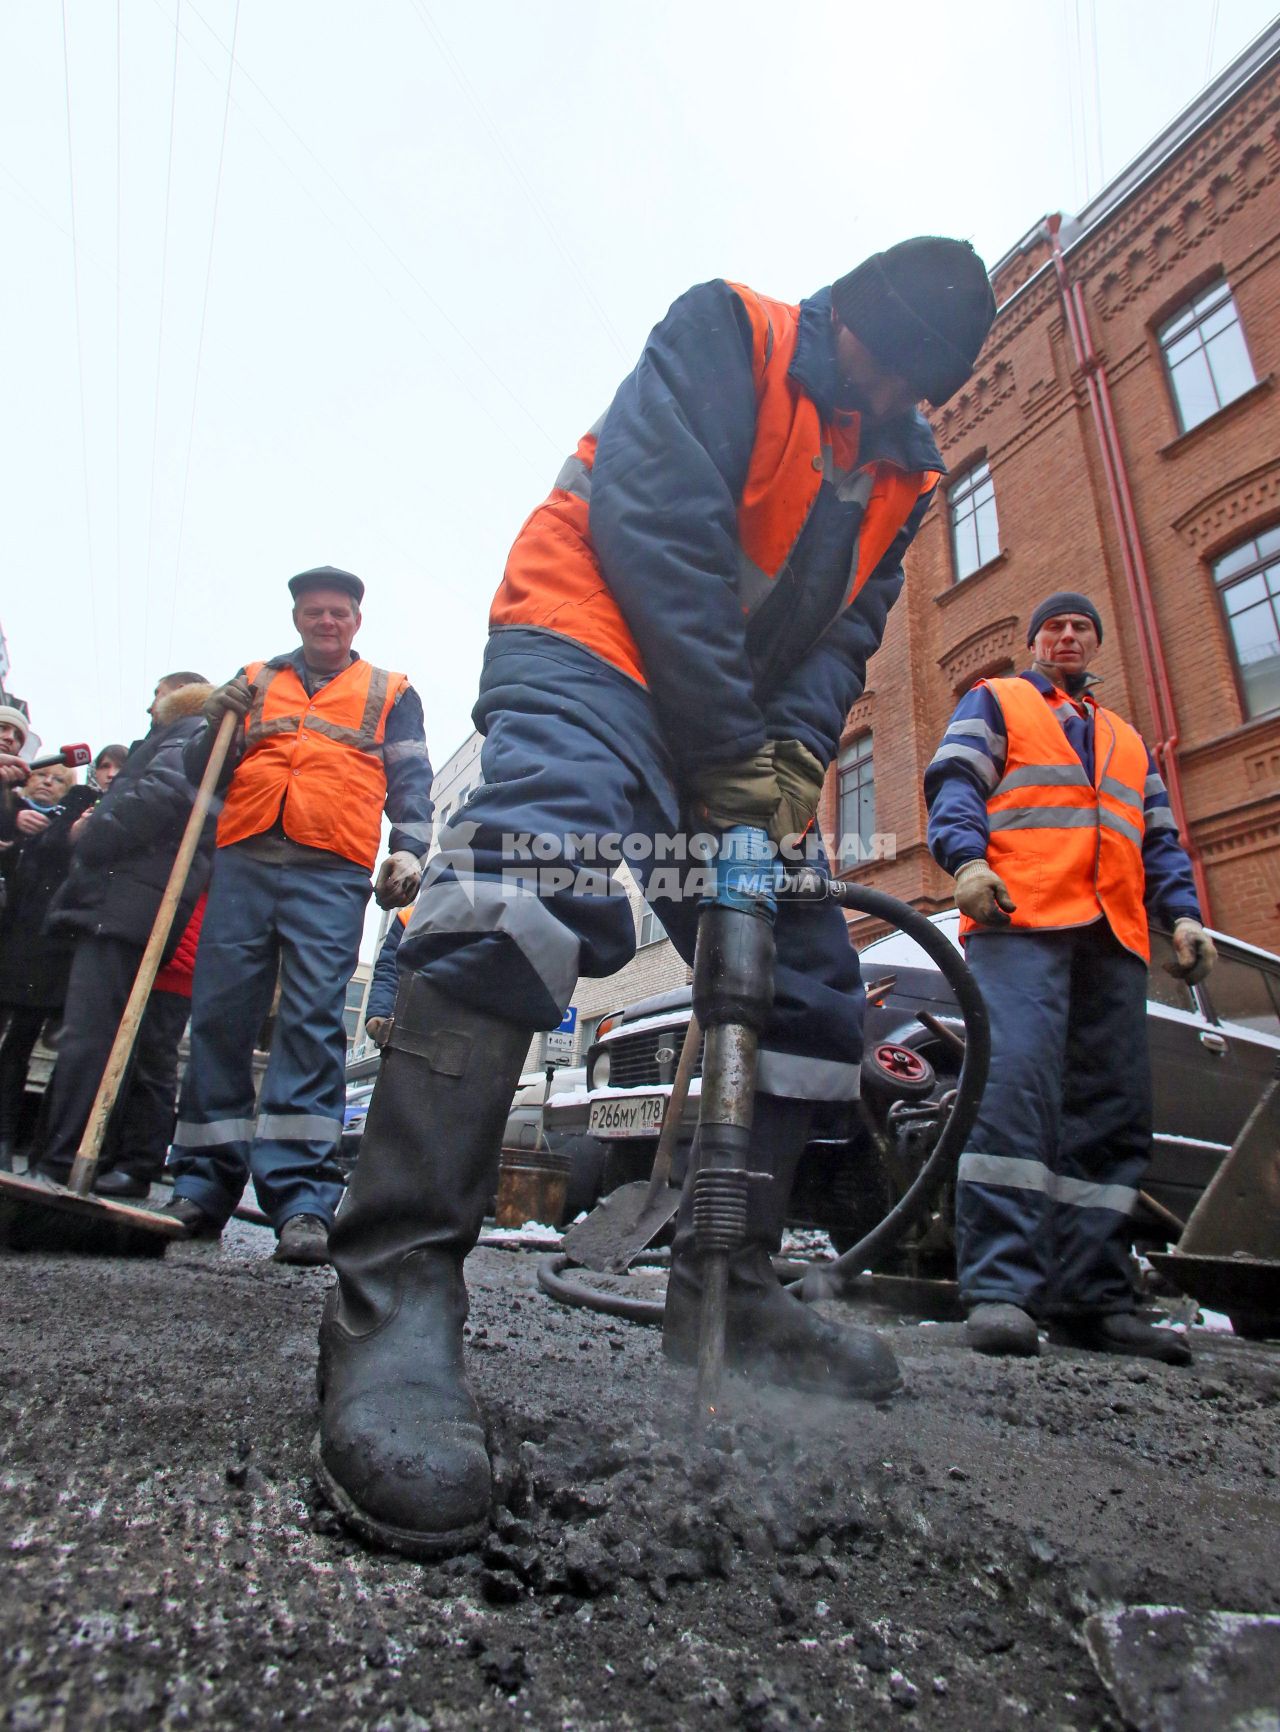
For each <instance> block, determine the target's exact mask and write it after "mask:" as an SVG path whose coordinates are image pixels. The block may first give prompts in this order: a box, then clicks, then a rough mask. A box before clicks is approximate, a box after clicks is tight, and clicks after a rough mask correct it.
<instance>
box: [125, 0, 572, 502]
mask: <svg viewBox="0 0 1280 1732" xmlns="http://www.w3.org/2000/svg"><path fill="white" fill-rule="evenodd" d="M152 5H153V6H155V8H156V10H157V11H158V12H160V13H161V15H162V16H163V17H165V18H167V17H168V14H167V13H166V12H165V11H164V7H163V6H162V5H161V0H152ZM187 10H188V11H189V12H195V13H196V16H197V17H199V18H200V22H201V23H202V24H203V25H204V26H205V29H206V30H208V31H209V34H210V35H211V36H212V37H213V38H214V40H215V42H217V43H218V44H219V46H220V47H222V48H223V49H224V50H225V48H226V44H225V43H224V42H223V41H222V39H221V37H220V36H218V34H217V32H216V31H215V30H214V29H213V28H212V26H210V25H209V24H208V22H207V21H206V20H205V19H204V17H203V16H201V14H199V13H198V12H196V8H195V7H194V6H193V5H191V4H190V3H188V7H187ZM182 40H183V41H184V42H185V43H186V45H187V47H188V48H189V49H190V51H191V53H192V54H193V55H194V57H195V59H196V61H197V63H198V64H199V65H200V66H202V67H203V68H204V70H205V71H206V72H207V73H208V74H209V76H210V77H214V76H215V74H214V73H213V70H212V68H211V67H210V65H209V63H208V61H207V60H206V59H205V58H204V56H203V55H202V54H201V52H200V50H199V49H198V48H197V47H196V46H195V44H194V43H193V42H192V40H191V38H190V37H189V36H186V35H184V36H183V38H182ZM236 70H237V72H238V73H239V74H240V77H241V81H242V82H244V83H248V84H251V85H253V87H254V89H255V90H256V91H257V92H258V94H259V96H260V97H261V98H262V100H263V102H265V103H266V105H267V107H268V108H270V109H271V110H272V112H273V113H274V114H276V115H277V117H278V118H279V119H280V121H281V122H282V124H283V125H284V126H285V127H286V128H287V129H288V130H289V131H290V132H291V133H293V135H294V137H295V138H297V140H298V143H299V145H300V146H301V147H302V149H303V150H304V151H306V153H307V155H308V156H310V157H311V159H312V160H313V161H314V162H315V164H316V166H317V168H319V169H320V171H321V173H322V174H323V175H324V176H325V178H326V179H327V180H329V181H332V183H333V185H334V187H335V188H336V189H337V191H338V192H339V193H340V194H341V196H342V197H343V199H344V200H345V202H346V203H347V204H349V205H350V206H351V208H352V209H353V210H354V211H355V213H356V215H357V216H359V217H360V218H361V220H362V221H363V222H364V223H365V225H366V226H367V227H368V228H369V229H370V231H371V232H372V233H373V234H374V235H375V236H376V237H377V239H378V240H379V241H380V242H381V243H382V245H383V246H384V247H385V248H386V249H387V250H388V251H389V252H390V253H391V255H392V257H393V258H394V259H395V260H396V263H397V264H399V265H400V266H401V268H402V269H403V270H404V271H405V272H406V274H407V275H408V276H409V279H410V281H411V282H412V283H413V284H414V286H415V287H416V288H418V289H419V290H420V292H421V293H422V294H423V296H424V297H425V298H426V299H427V300H428V301H429V302H430V304H431V306H432V307H433V308H434V309H435V310H436V311H437V312H438V313H439V315H440V317H441V319H442V320H443V321H444V322H445V323H446V324H447V325H448V326H449V328H450V329H451V330H452V331H453V332H454V333H455V334H456V335H457V337H458V338H459V340H460V341H461V342H462V343H463V344H464V345H465V346H466V347H467V348H468V349H469V350H470V351H471V352H472V354H474V355H475V357H476V359H477V360H478V361H479V362H480V364H481V366H482V367H483V368H484V370H485V371H486V372H487V373H489V374H491V375H492V377H493V378H494V380H495V381H496V382H497V383H498V384H499V385H500V386H501V387H502V389H503V391H504V392H505V394H506V395H507V396H508V397H509V398H510V400H511V401H512V403H514V404H515V406H516V407H517V408H518V409H519V410H520V411H521V412H522V413H523V414H524V415H525V416H526V418H527V419H528V420H529V421H530V422H531V423H532V425H533V426H534V427H535V428H537V431H538V432H539V433H540V434H541V435H542V437H543V438H544V439H545V440H547V442H548V443H549V445H550V446H551V449H552V450H553V451H555V452H557V453H560V452H561V451H563V449H564V444H563V441H562V440H556V439H554V438H552V436H551V434H550V433H548V432H547V430H546V428H545V427H543V426H542V425H541V424H540V423H539V422H538V420H537V418H536V417H535V416H534V414H533V411H532V410H531V409H529V408H527V407H526V405H525V404H524V403H522V402H521V400H520V398H519V397H517V396H516V394H515V392H514V391H512V390H511V388H510V386H509V385H507V384H506V382H505V380H503V378H502V376H501V374H499V373H497V372H496V371H495V370H494V368H493V367H492V366H490V364H489V363H488V362H487V361H486V360H485V358H484V356H483V355H482V354H481V353H480V351H479V350H478V349H477V348H476V347H475V345H474V344H473V343H472V342H471V341H470V339H469V338H468V337H467V336H466V335H465V333H463V332H462V331H460V330H459V329H458V327H457V325H456V324H455V323H454V321H453V320H452V319H451V318H450V317H449V314H448V313H447V312H446V311H445V309H444V308H443V307H442V306H441V305H440V303H439V302H438V301H437V300H436V299H435V297H434V296H433V295H432V294H431V293H430V291H429V290H428V289H427V288H426V287H425V286H424V285H423V284H422V283H421V282H420V281H419V279H418V278H417V277H416V276H415V275H414V274H413V272H412V271H411V270H410V268H409V266H408V265H406V264H405V263H404V261H403V260H402V259H401V258H400V257H399V255H398V254H397V253H396V252H395V251H394V249H393V248H392V247H391V245H390V242H388V241H387V240H386V239H385V238H384V237H383V236H382V234H381V233H380V231H379V230H378V229H377V228H376V227H374V225H373V224H372V223H371V222H370V220H369V218H368V217H366V216H365V215H364V212H363V211H362V210H361V209H360V207H359V205H357V204H356V203H355V201H354V200H353V199H352V198H350V197H349V196H348V194H347V193H346V192H345V191H344V190H343V188H342V186H341V185H340V183H339V182H338V181H336V180H334V177H333V176H332V175H331V174H330V173H329V171H328V169H326V168H325V166H324V164H323V163H322V162H321V161H320V160H319V158H318V157H317V156H316V155H315V153H314V151H312V150H311V149H310V147H309V146H308V145H307V143H306V141H305V140H304V139H302V138H301V137H299V136H298V134H297V133H296V132H295V131H294V128H293V127H292V126H290V125H289V122H288V120H287V119H286V118H285V117H284V115H282V114H281V113H280V111H279V109H277V108H276V107H275V104H274V103H273V102H272V101H271V99H270V97H268V96H267V95H266V93H265V92H264V91H263V89H262V87H261V85H259V84H258V83H257V81H256V80H255V79H254V78H253V77H252V75H251V74H250V73H248V72H247V71H246V70H245V68H244V66H243V65H242V63H241V62H240V60H239V59H237V60H236ZM232 106H233V107H234V108H235V110H236V113H237V114H239V115H240V116H241V118H242V120H243V121H244V123H245V125H246V126H248V127H249V129H250V130H251V131H252V132H254V133H255V134H256V135H257V137H258V138H259V139H260V140H261V142H262V143H263V144H264V145H265V146H266V148H267V150H268V151H269V152H270V153H271V155H272V157H274V159H275V160H276V162H278V163H279V164H280V166H281V168H282V169H283V170H284V171H285V173H286V174H287V175H288V176H289V178H290V180H292V181H293V182H294V184H295V185H296V186H297V187H298V188H299V190H300V191H301V192H302V193H303V195H304V196H305V197H306V198H307V199H309V200H310V202H311V203H312V204H313V205H314V206H315V207H316V209H317V210H318V211H319V213H320V215H321V216H322V217H323V218H324V219H325V221H326V222H327V223H328V224H329V227H330V228H331V229H332V230H333V232H334V234H335V235H337V237H338V239H339V240H340V241H341V242H342V244H343V246H344V247H346V249H347V251H348V252H349V253H350V254H351V256H352V258H353V259H354V260H355V261H356V263H357V264H358V265H359V266H360V268H361V270H362V271H364V273H365V274H366V276H368V278H369V280H370V281H371V282H372V283H373V284H374V285H375V287H376V288H378V289H379V290H380V291H381V292H382V293H383V294H384V295H385V296H386V297H387V299H388V300H389V301H390V303H391V305H392V306H393V307H394V308H395V310H396V311H397V312H398V313H399V314H400V316H401V318H403V319H404V321H405V323H406V324H407V325H408V326H409V328H410V330H412V331H413V332H414V333H415V334H416V335H417V336H418V337H420V338H421V339H422V342H423V343H424V345H425V346H426V347H427V348H428V349H429V350H431V351H432V352H433V353H434V354H435V355H436V357H437V362H436V364H437V365H438V366H439V367H440V368H441V369H442V370H443V371H444V372H445V373H447V374H448V376H449V377H450V378H451V379H452V380H453V382H454V383H455V384H456V385H457V386H458V388H459V390H460V391H462V393H463V394H464V395H465V396H466V397H468V398H470V399H472V400H475V398H476V393H475V389H474V386H473V385H472V383H471V382H470V381H469V380H467V379H464V378H463V377H462V375H461V373H459V372H458V370H457V369H456V368H455V367H454V366H453V365H452V364H451V362H450V361H448V360H447V359H442V358H440V356H439V347H440V345H439V340H438V339H437V338H436V337H435V336H434V335H432V334H431V333H430V332H428V331H426V330H424V329H423V327H422V326H421V325H420V324H419V323H418V320H417V319H416V318H415V317H414V315H413V314H412V313H411V312H410V311H409V309H408V308H407V307H406V306H405V305H404V303H403V302H402V301H401V300H400V299H399V298H398V296H397V295H396V293H395V291H394V290H393V289H392V288H391V287H390V286H389V284H388V283H387V281H386V279H385V278H384V277H382V276H380V275H379V274H378V272H377V271H376V270H374V268H373V267H372V265H371V264H370V263H369V260H368V258H367V257H366V256H365V254H364V253H363V252H361V250H360V249H359V248H358V247H357V246H356V244H355V242H354V241H353V240H352V239H351V237H350V235H348V234H347V233H345V232H344V230H343V229H342V227H341V225H340V224H339V223H338V222H337V220H336V219H335V218H334V216H333V214H332V212H331V211H329V210H328V209H326V207H325V206H324V205H323V204H321V202H320V200H319V199H318V198H317V197H316V194H315V193H314V191H313V190H312V189H311V187H309V186H308V185H307V183H306V182H305V181H304V180H303V179H302V177H301V175H299V173H298V171H297V170H296V169H295V168H294V167H293V165H292V163H290V162H288V161H287V160H286V159H285V157H283V156H282V155H281V154H280V152H279V151H278V150H277V149H276V147H275V145H274V144H273V143H272V141H271V140H270V139H269V138H268V137H267V135H266V133H265V132H263V130H262V128H261V127H260V126H259V125H258V124H257V122H256V121H255V120H254V119H253V117H252V115H250V114H248V113H247V112H246V111H245V110H244V108H243V107H242V106H241V104H240V103H239V102H233V104H232ZM491 420H492V422H493V432H494V434H495V435H496V437H498V438H499V439H503V440H505V441H506V443H507V444H508V445H509V446H510V447H511V449H512V450H513V451H514V452H515V453H516V454H517V456H519V457H521V458H523V459H524V461H525V462H526V463H528V465H529V468H530V471H531V473H533V474H535V475H538V474H544V475H545V471H543V470H542V468H541V460H540V459H537V460H535V458H534V457H533V456H532V455H531V454H530V453H529V451H527V450H526V449H525V447H524V446H523V445H520V444H518V443H517V441H516V439H515V436H514V435H513V433H512V432H511V430H510V429H509V427H508V426H507V424H506V423H505V422H504V421H502V420H499V419H494V418H493V417H491Z"/></svg>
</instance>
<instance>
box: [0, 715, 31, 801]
mask: <svg viewBox="0 0 1280 1732" xmlns="http://www.w3.org/2000/svg"><path fill="white" fill-rule="evenodd" d="M30 733H31V724H30V723H29V722H28V721H27V718H26V717H25V716H24V715H23V713H22V711H21V710H19V709H15V708H14V706H13V705H12V704H0V787H4V786H8V785H11V784H13V783H15V782H22V781H25V780H26V775H27V765H26V763H25V762H24V761H23V758H22V755H21V754H22V748H23V747H24V746H25V745H26V743H27V738H28V736H29V735H30Z"/></svg>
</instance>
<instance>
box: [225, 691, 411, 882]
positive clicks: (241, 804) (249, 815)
mask: <svg viewBox="0 0 1280 1732" xmlns="http://www.w3.org/2000/svg"><path fill="white" fill-rule="evenodd" d="M245 675H246V677H247V679H248V681H249V683H250V685H252V686H253V688H254V696H253V708H252V709H251V710H250V711H249V714H248V715H247V716H246V717H245V719H244V755H243V757H242V758H241V760H240V762H239V764H238V765H237V767H236V772H235V775H234V776H233V777H232V778H231V785H230V787H229V788H228V789H227V795H226V799H225V801H224V803H223V807H222V814H221V816H220V817H219V819H218V846H219V848H226V847H228V846H229V845H230V844H231V843H233V842H243V841H245V840H246V839H247V838H248V837H250V836H259V835H261V834H262V832H263V831H264V830H269V829H271V827H272V825H273V824H274V823H275V822H276V820H277V818H279V819H282V820H283V823H284V832H285V835H286V836H288V837H290V838H291V839H292V840H293V841H294V842H300V843H303V844H304V845H305V846H306V847H308V848H324V849H326V850H327V851H328V852H329V853H330V854H341V855H342V856H343V858H344V859H347V860H354V861H355V862H356V863H357V864H358V865H360V866H363V867H365V868H366V870H368V871H370V872H371V871H372V870H373V867H374V865H375V863H376V861H377V858H378V842H379V840H380V838H381V834H382V808H383V806H384V805H385V804H386V798H387V775H386V770H385V768H384V767H383V762H382V743H383V740H384V739H385V738H386V733H387V717H388V716H389V715H390V714H391V710H392V706H393V705H394V704H395V702H396V699H397V698H398V697H399V696H400V694H401V693H402V692H404V691H406V690H407V689H408V685H409V680H408V677H407V675H405V674H397V673H389V672H388V671H387V670H386V669H385V668H375V667H374V666H373V664H372V662H366V661H354V662H352V663H351V665H350V666H349V667H346V668H344V669H343V671H342V672H341V673H340V674H338V675H336V676H335V677H334V678H333V679H331V680H330V681H329V683H328V684H327V685H324V686H322V687H321V688H320V690H319V691H318V692H317V693H316V694H315V696H314V697H308V695H307V688H306V687H305V686H304V685H303V683H302V681H301V679H299V677H298V675H297V673H296V672H295V671H294V669H293V667H292V666H285V667H269V666H268V665H267V664H266V663H265V662H250V663H249V664H248V666H247V667H246V668H245Z"/></svg>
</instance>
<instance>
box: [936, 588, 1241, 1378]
mask: <svg viewBox="0 0 1280 1732" xmlns="http://www.w3.org/2000/svg"><path fill="white" fill-rule="evenodd" d="M1027 642H1028V645H1029V646H1030V647H1031V649H1032V653H1033V656H1034V662H1033V664H1032V666H1031V668H1030V669H1028V670H1027V672H1025V673H1023V674H1021V675H1020V676H1019V677H1018V678H1016V679H988V680H981V681H979V682H978V684H977V685H976V686H975V687H974V688H973V689H972V690H971V691H969V692H968V693H966V695H965V696H964V697H963V698H962V699H961V700H960V703H959V705H958V706H957V708H956V711H955V713H954V715H953V716H952V718H951V720H950V722H949V723H948V725H947V731H946V734H945V736H944V738H943V740H942V743H941V745H940V746H939V748H938V751H937V752H936V753H935V755H934V757H933V760H932V762H931V763H930V765H929V768H928V770H927V772H926V775H925V796H926V799H927V801H928V806H929V845H930V848H931V849H932V851H933V854H934V857H935V858H936V859H937V860H938V862H939V863H940V864H941V865H942V866H944V867H945V868H946V870H947V871H948V872H952V873H954V874H955V881H956V903H957V906H958V907H959V909H960V911H961V915H962V919H961V922H960V928H961V935H962V937H963V939H964V940H965V954H966V959H967V961H968V963H969V967H970V968H971V969H972V970H973V973H974V975H975V976H976V978H977V981H978V984H979V986H980V987H981V989H982V995H983V998H984V999H985V1000H986V1004H987V1009H988V1012H989V1014H990V1017H991V1043H992V1044H991V1074H990V1079H989V1081H988V1083H987V1087H986V1091H985V1093H984V1096H983V1100H982V1105H981V1108H980V1110H979V1114H978V1119H977V1123H976V1124H975V1126H974V1128H973V1130H972V1132H971V1133H970V1137H969V1143H968V1147H967V1148H966V1149H965V1151H964V1152H963V1154H962V1155H961V1157H960V1165H959V1171H958V1175H957V1187H956V1261H957V1269H958V1276H959V1282H960V1293H961V1298H962V1300H963V1301H964V1304H965V1306H966V1308H967V1311H968V1318H967V1324H966V1328H967V1332H968V1337H969V1340H970V1343H971V1344H972V1345H973V1347H975V1348H976V1349H977V1350H978V1351H979V1352H983V1353H992V1354H998V1355H1008V1354H1012V1355H1035V1354H1037V1353H1038V1352H1039V1351H1040V1337H1039V1330H1038V1327H1037V1325H1038V1324H1040V1323H1042V1322H1043V1323H1046V1324H1048V1325H1049V1326H1050V1328H1051V1329H1052V1332H1053V1333H1054V1335H1055V1336H1056V1337H1058V1338H1060V1339H1062V1340H1064V1341H1066V1342H1068V1343H1070V1344H1071V1345H1074V1346H1079V1347H1086V1348H1092V1349H1096V1350H1099V1351H1102V1352H1112V1353H1136V1354H1140V1355H1144V1356H1146V1357H1149V1358H1154V1359H1163V1360H1165V1361H1167V1362H1169V1363H1171V1364H1184V1363H1186V1361H1187V1360H1188V1359H1189V1358H1190V1354H1189V1352H1188V1350H1187V1347H1186V1344H1185V1342H1184V1341H1183V1339H1182V1338H1181V1337H1180V1336H1178V1335H1175V1334H1173V1333H1171V1332H1170V1331H1169V1330H1167V1329H1157V1328H1154V1327H1153V1326H1152V1325H1150V1324H1149V1323H1147V1322H1145V1321H1144V1320H1142V1319H1141V1318H1139V1317H1137V1316H1135V1315H1134V1308H1133V1288H1132V1282H1131V1280H1130V1275H1129V1255H1128V1251H1129V1215H1130V1212H1131V1211H1132V1209H1133V1207H1134V1205H1135V1204H1136V1202H1137V1197H1138V1188H1139V1186H1140V1185H1141V1182H1142V1175H1143V1173H1144V1171H1145V1170H1146V1166H1147V1163H1148V1161H1149V1159H1150V1150H1151V1073H1150V1066H1149V1063H1148V1059H1147V1046H1146V1031H1147V1022H1146V986H1147V963H1148V961H1149V958H1150V945H1149V941H1148V929H1147V922H1148V914H1150V915H1151V916H1153V917H1154V918H1155V919H1156V920H1158V921H1159V922H1160V923H1162V924H1163V925H1165V926H1166V927H1167V928H1168V929H1169V930H1170V931H1171V933H1172V935H1173V950H1174V961H1173V963H1172V964H1171V971H1172V972H1174V973H1176V974H1177V975H1178V977H1179V978H1181V979H1183V980H1186V981H1188V982H1195V981H1197V980H1200V979H1202V978H1203V976H1204V975H1205V974H1207V973H1208V971H1209V969H1210V968H1211V967H1212V965H1213V960H1214V947H1213V941H1212V939H1211V938H1210V937H1209V935H1208V933H1206V932H1205V930H1204V928H1203V926H1202V925H1201V923H1200V907H1199V903H1198V901H1197V899H1196V892H1195V885H1194V881H1193V879H1192V874H1191V864H1190V862H1189V860H1188V859H1187V855H1186V852H1185V850H1184V849H1183V847H1182V844H1181V842H1180V840H1179V838H1178V831H1177V826H1176V824H1175V822H1174V818H1173V813H1172V812H1171V810H1170V808H1169V797H1168V794H1167V792H1166V790H1165V785H1164V781H1163V779H1162V778H1161V776H1160V774H1159V772H1158V770H1157V768H1156V765H1155V761H1154V759H1153V758H1152V756H1151V753H1150V752H1149V751H1148V750H1147V747H1146V746H1145V745H1144V744H1143V741H1142V738H1141V736H1140V735H1139V734H1138V732H1137V731H1136V729H1134V728H1133V727H1132V726H1131V725H1130V724H1129V723H1128V722H1127V721H1125V719H1124V718H1123V717H1122V716H1119V715H1117V714H1116V713H1115V711H1114V710H1109V709H1107V708H1106V707H1105V706H1104V705H1103V704H1100V703H1099V702H1098V701H1097V699H1096V698H1095V697H1094V695H1093V692H1092V691H1091V689H1090V687H1091V684H1092V679H1093V676H1091V675H1090V674H1089V672H1088V669H1089V665H1090V663H1091V662H1092V661H1093V659H1094V657H1095V656H1096V655H1097V652H1098V648H1099V645H1100V644H1101V642H1102V619H1101V616H1100V614H1099V612H1098V610H1097V608H1096V607H1095V606H1094V604H1093V603H1092V602H1091V601H1090V600H1089V598H1088V597H1087V596H1084V595H1081V594H1079V593H1078V592H1075V591H1059V592H1058V593H1057V594H1054V595H1051V596H1049V597H1047V598H1046V599H1045V600H1044V601H1043V602H1041V603H1040V605H1039V606H1038V607H1037V608H1036V609H1035V611H1034V612H1033V613H1032V615H1031V622H1030V628H1029V630H1028V634H1027Z"/></svg>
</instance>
